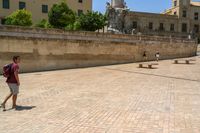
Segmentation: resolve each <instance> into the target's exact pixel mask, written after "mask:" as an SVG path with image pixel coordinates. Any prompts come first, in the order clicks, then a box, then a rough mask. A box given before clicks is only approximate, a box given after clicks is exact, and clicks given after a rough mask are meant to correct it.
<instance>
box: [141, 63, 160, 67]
mask: <svg viewBox="0 0 200 133" xmlns="http://www.w3.org/2000/svg"><path fill="white" fill-rule="evenodd" d="M153 65H158V63H140V64H139V68H146V67H147V68H152V66H153ZM145 66H146V67H145Z"/></svg>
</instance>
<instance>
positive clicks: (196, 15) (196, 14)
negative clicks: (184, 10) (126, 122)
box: [194, 12, 199, 20]
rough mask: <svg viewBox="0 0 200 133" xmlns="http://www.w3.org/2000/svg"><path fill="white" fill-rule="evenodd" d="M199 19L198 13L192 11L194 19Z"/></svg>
mask: <svg viewBox="0 0 200 133" xmlns="http://www.w3.org/2000/svg"><path fill="white" fill-rule="evenodd" d="M198 19H199V13H198V12H195V13H194V20H198Z"/></svg>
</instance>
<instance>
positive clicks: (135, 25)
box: [133, 21, 137, 29]
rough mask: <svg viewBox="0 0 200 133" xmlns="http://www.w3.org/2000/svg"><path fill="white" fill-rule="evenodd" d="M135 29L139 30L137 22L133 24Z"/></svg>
mask: <svg viewBox="0 0 200 133" xmlns="http://www.w3.org/2000/svg"><path fill="white" fill-rule="evenodd" d="M133 29H137V22H136V21H134V22H133Z"/></svg>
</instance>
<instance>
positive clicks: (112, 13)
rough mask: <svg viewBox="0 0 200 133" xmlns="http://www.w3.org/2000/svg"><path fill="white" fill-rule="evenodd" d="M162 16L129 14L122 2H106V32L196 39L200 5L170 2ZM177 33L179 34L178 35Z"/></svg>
mask: <svg viewBox="0 0 200 133" xmlns="http://www.w3.org/2000/svg"><path fill="white" fill-rule="evenodd" d="M172 2H173V4H172V7H171V8H170V9H168V10H166V11H164V12H163V13H161V14H156V13H145V12H135V11H130V10H129V9H128V8H127V7H126V4H125V2H124V0H112V1H111V4H109V3H107V14H108V18H109V20H108V31H111V32H119V33H127V34H133V33H141V34H159V35H161V34H163V35H172V36H173V35H188V34H190V35H191V36H192V35H193V36H194V35H197V36H199V25H200V16H199V15H200V2H192V1H191V0H172ZM177 33H178V34H177Z"/></svg>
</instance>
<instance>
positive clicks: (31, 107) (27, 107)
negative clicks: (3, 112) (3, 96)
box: [15, 106, 36, 111]
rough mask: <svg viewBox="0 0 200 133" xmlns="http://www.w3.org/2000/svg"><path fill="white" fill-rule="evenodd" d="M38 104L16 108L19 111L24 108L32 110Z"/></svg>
mask: <svg viewBox="0 0 200 133" xmlns="http://www.w3.org/2000/svg"><path fill="white" fill-rule="evenodd" d="M35 107H36V106H17V107H16V109H15V110H17V111H23V110H31V109H33V108H35Z"/></svg>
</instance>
